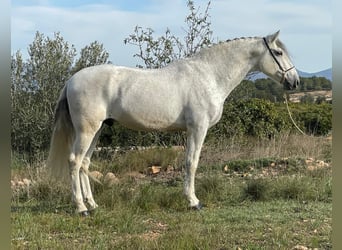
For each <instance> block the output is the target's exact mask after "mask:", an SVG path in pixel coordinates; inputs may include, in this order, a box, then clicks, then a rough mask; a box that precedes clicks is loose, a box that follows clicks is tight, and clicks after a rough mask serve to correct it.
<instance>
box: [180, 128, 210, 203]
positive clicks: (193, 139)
mask: <svg viewBox="0 0 342 250" xmlns="http://www.w3.org/2000/svg"><path fill="white" fill-rule="evenodd" d="M207 130H208V127H207V126H197V127H194V128H188V135H187V149H186V162H185V168H186V169H185V182H184V194H185V195H186V197H187V199H188V200H189V202H190V207H191V208H194V209H200V208H201V207H202V205H201V204H200V202H199V200H198V198H197V197H196V194H195V174H196V170H197V166H198V161H199V157H200V154H201V149H202V145H203V142H204V139H205V136H206V134H207Z"/></svg>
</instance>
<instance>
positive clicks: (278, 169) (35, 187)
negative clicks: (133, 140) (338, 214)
mask: <svg viewBox="0 0 342 250" xmlns="http://www.w3.org/2000/svg"><path fill="white" fill-rule="evenodd" d="M305 140H306V139H303V140H299V139H298V140H297V142H300V141H302V142H305V143H304V144H303V143H302V144H299V143H298V144H296V147H297V148H296V150H297V151H292V152H293V153H290V151H291V149H288V148H287V147H285V145H284V144H285V143H286V141H283V139H282V141H279V142H278V146H279V147H283V151H282V152H279V151H277V150H270V148H271V147H273V146H272V145H270V144H269V145H268V144H266V142H260V141H259V142H258V141H250V143H251V144H253V145H255V143H257V144H259V145H263V147H264V151H262V150H261V148H258V153H257V154H254V155H253V157H250V156H249V157H247V155H250V153H251V150H252V146H253V145H251V144H248V145H244V146H243V147H242V146H241V148H240V149H239V150H238V146H236V147H235V148H234V149H233V150H232V151H230V152H228V153H224V152H223V151H222V150H223V148H224V147H225V145H223V144H220V146H217V145H214V146H212V147H208V146H207V147H206V148H205V150H204V153H203V156H202V159H201V166H200V167H199V170H198V174H197V176H196V192H197V195H198V197H199V198H200V199H201V201H202V202H203V203H204V204H205V205H206V206H205V208H204V209H203V210H201V211H199V212H197V211H191V210H189V209H188V204H187V202H186V201H185V199H184V197H183V194H182V188H183V172H182V167H177V168H175V169H174V170H173V172H171V173H167V170H166V168H167V166H168V165H174V164H179V162H180V161H179V158H182V156H183V155H182V154H184V153H183V152H181V151H180V152H178V153H175V152H173V151H172V150H171V149H160V148H159V149H151V150H148V151H147V152H144V151H141V152H140V151H139V152H134V151H132V152H127V153H120V154H118V155H116V156H114V157H113V159H115V160H116V161H115V162H114V163H111V162H110V161H109V160H103V159H101V158H100V157H98V158H97V159H95V161H96V163H95V166H94V168H95V169H97V170H99V171H104V170H105V169H106V168H107V171H108V169H110V171H115V173H116V174H117V176H118V177H119V179H120V182H119V183H116V184H114V185H113V186H111V187H109V186H101V185H99V184H97V183H93V184H92V185H93V190H94V195H95V199H96V201H97V203H98V204H99V205H100V207H99V209H98V210H97V211H96V212H94V213H93V214H92V215H91V216H89V217H86V218H83V217H80V216H76V215H75V214H74V207H73V206H72V205H71V203H70V191H69V186H65V185H63V184H56V186H52V183H50V182H49V180H48V179H47V178H46V177H45V175H44V172H43V171H40V170H39V167H37V166H24V165H23V164H21V163H20V161H19V160H16V161H15V164H16V165H15V166H14V167H13V171H12V172H13V178H22V177H30V178H32V179H35V180H36V182H35V183H34V184H32V185H31V187H30V188H29V190H28V189H21V190H18V191H17V192H14V193H13V195H12V206H11V208H12V213H11V221H12V241H11V244H12V248H13V249H222V250H223V249H292V248H294V247H295V246H298V245H300V246H305V247H308V248H318V249H331V248H332V245H331V231H332V226H331V224H332V221H331V218H332V215H331V213H332V200H331V198H332V186H331V178H332V173H331V166H330V167H324V168H314V169H310V170H309V169H308V168H307V165H306V163H305V159H306V158H307V157H312V155H311V153H312V152H314V153H315V155H316V156H317V157H320V158H316V159H324V161H327V162H329V161H330V160H331V159H330V158H329V153H328V148H329V143H330V142H327V141H326V140H325V139H324V138H320V141H321V143H323V144H321V145H320V144H319V143H318V139H317V138H313V140H317V141H315V143H313V142H312V141H310V143H309V144H308V143H307V141H305ZM241 143H242V144H244V143H246V141H244V142H241ZM274 143H275V142H274ZM227 144H228V145H229V143H227ZM271 144H272V142H271ZM318 145H320V146H319V147H320V148H318ZM290 146H293V145H290ZM310 147H317V148H310ZM235 150H236V151H235ZM298 150H300V152H306V154H302V155H301V156H300V155H299V154H298ZM285 152H287V154H285ZM310 152H311V153H310ZM209 154H211V156H212V158H211V161H210V159H209ZM226 154H229V155H230V157H227V156H226ZM285 155H286V157H285ZM161 156H162V157H161ZM161 158H163V159H164V160H163V159H161ZM113 159H112V160H113ZM129 159H132V162H131V161H130V160H129ZM139 159H141V161H140V164H139V163H138V162H139ZM154 164H160V165H161V166H162V172H161V173H159V174H157V175H146V176H145V177H144V178H131V177H129V176H127V175H126V172H127V171H140V172H144V171H145V170H146V168H147V167H149V166H151V165H154ZM128 165H129V166H130V167H127V166H128ZM125 171H126V172H125Z"/></svg>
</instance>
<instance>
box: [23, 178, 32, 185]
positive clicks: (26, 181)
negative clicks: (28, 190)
mask: <svg viewBox="0 0 342 250" xmlns="http://www.w3.org/2000/svg"><path fill="white" fill-rule="evenodd" d="M23 183H24V185H25V186H30V185H31V181H30V180H29V179H26V178H24V179H23Z"/></svg>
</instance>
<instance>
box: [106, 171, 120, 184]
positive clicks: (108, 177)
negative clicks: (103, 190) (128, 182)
mask: <svg viewBox="0 0 342 250" xmlns="http://www.w3.org/2000/svg"><path fill="white" fill-rule="evenodd" d="M103 182H104V184H105V185H107V186H108V187H111V186H113V185H114V184H117V183H119V179H118V177H116V176H115V174H113V173H111V172H109V173H107V174H106V175H105V177H104V180H103Z"/></svg>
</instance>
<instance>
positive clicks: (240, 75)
mask: <svg viewBox="0 0 342 250" xmlns="http://www.w3.org/2000/svg"><path fill="white" fill-rule="evenodd" d="M257 46H258V40H257V39H255V38H250V39H239V40H236V41H230V42H225V43H223V44H219V45H216V46H215V47H213V48H209V49H208V51H206V52H207V53H204V55H203V56H204V58H205V60H206V61H207V62H208V65H209V67H211V70H212V72H214V74H215V78H216V84H217V88H218V89H219V90H220V92H221V93H222V98H223V99H226V98H227V96H228V95H229V94H230V92H231V91H232V90H233V89H234V88H235V87H236V86H238V85H239V84H240V82H241V81H242V80H243V79H244V78H245V77H246V75H247V74H248V73H249V72H251V71H254V70H256V64H257V58H255V57H253V56H252V54H253V53H252V52H253V51H254V52H255V50H256V49H257ZM209 50H213V51H212V52H211V51H209Z"/></svg>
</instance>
